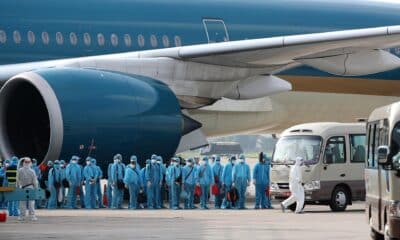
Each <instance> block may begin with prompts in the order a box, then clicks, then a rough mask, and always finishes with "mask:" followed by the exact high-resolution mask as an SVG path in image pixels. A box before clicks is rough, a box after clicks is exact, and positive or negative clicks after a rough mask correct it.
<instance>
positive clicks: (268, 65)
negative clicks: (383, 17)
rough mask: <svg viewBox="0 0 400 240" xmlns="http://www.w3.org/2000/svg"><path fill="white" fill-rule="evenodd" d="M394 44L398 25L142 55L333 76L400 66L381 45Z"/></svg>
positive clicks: (398, 38)
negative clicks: (305, 68)
mask: <svg viewBox="0 0 400 240" xmlns="http://www.w3.org/2000/svg"><path fill="white" fill-rule="evenodd" d="M395 46H400V26H389V27H379V28H367V29H356V30H346V31H335V32H325V33H315V34H304V35H292V36H282V37H272V38H263V39H255V40H242V41H232V42H222V43H213V44H203V45H195V46H184V47H180V48H177V49H171V50H160V52H157V51H149V52H144V54H142V55H141V56H142V57H145V56H146V57H157V56H164V57H172V58H177V59H182V60H186V61H194V62H200V63H207V64H214V65H222V66H230V67H244V68H265V69H266V72H265V73H269V74H272V73H275V72H277V71H279V70H281V69H286V68H287V67H290V66H292V65H296V66H297V65H298V64H305V65H309V66H312V67H314V68H317V69H320V70H322V71H324V72H329V73H332V74H335V75H342V76H357V75H366V74H372V73H377V72H382V71H387V70H390V69H394V68H397V67H399V66H400V59H399V58H397V57H396V56H394V55H392V54H390V53H389V52H386V51H381V50H380V49H385V48H391V47H395Z"/></svg>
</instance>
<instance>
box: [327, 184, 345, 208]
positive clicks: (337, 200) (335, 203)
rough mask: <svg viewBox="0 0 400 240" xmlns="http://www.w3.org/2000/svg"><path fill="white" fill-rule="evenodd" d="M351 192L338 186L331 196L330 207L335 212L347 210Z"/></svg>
mask: <svg viewBox="0 0 400 240" xmlns="http://www.w3.org/2000/svg"><path fill="white" fill-rule="evenodd" d="M349 198H350V194H349V192H348V191H347V189H346V188H344V187H341V186H338V187H336V188H335V189H334V190H333V192H332V196H331V200H330V202H329V207H330V208H331V210H332V211H333V212H343V211H344V210H346V208H347V205H348V204H349V202H350V199H349Z"/></svg>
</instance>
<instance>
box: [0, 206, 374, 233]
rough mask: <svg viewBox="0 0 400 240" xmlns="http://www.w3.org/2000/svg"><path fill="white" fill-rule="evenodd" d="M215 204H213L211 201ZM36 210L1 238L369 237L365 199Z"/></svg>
mask: <svg viewBox="0 0 400 240" xmlns="http://www.w3.org/2000/svg"><path fill="white" fill-rule="evenodd" d="M210 207H212V205H211V204H210ZM247 207H248V208H249V209H247V210H214V209H210V210H197V209H196V210H177V211H174V210H168V209H164V210H128V209H124V210H109V209H96V210H37V216H38V218H39V220H38V221H37V222H31V221H25V222H18V221H17V219H16V218H15V217H9V219H8V221H7V222H6V223H0V240H12V239H19V240H23V239H68V240H71V239H74V240H78V239H84V240H92V239H93V240H99V239H107V240H123V239H130V240H131V239H185V240H190V239H206V240H208V239H246V240H247V239H277V240H279V239H309V240H314V239H315V240H321V239H323V240H330V239H332V240H337V239H345V240H347V239H351V240H366V239H370V238H369V228H368V224H367V220H366V217H365V212H364V202H356V203H354V204H353V206H349V207H348V210H347V211H345V212H341V213H333V212H331V211H330V209H329V207H328V206H306V208H305V213H303V214H293V213H292V212H290V211H288V212H285V213H282V211H281V210H280V208H279V205H277V204H274V207H275V209H272V210H254V209H252V208H251V207H252V206H250V205H248V206H247Z"/></svg>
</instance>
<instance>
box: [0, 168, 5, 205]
mask: <svg viewBox="0 0 400 240" xmlns="http://www.w3.org/2000/svg"><path fill="white" fill-rule="evenodd" d="M0 164H1V166H0V187H3V183H4V178H5V177H6V171H5V170H4V166H3V163H2V162H1V163H0ZM4 205H5V202H4V201H3V200H1V199H0V209H4V208H5V206H4Z"/></svg>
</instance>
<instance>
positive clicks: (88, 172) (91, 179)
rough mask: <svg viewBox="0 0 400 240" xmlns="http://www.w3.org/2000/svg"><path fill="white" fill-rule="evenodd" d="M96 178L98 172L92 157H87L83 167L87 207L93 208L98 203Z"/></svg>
mask: <svg viewBox="0 0 400 240" xmlns="http://www.w3.org/2000/svg"><path fill="white" fill-rule="evenodd" d="M96 178H97V172H96V169H95V168H94V167H93V165H92V158H90V157H87V158H86V166H85V167H84V168H83V180H84V181H85V208H86V209H93V208H95V205H96V195H95V192H96V191H95V190H96V187H95V186H96Z"/></svg>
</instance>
